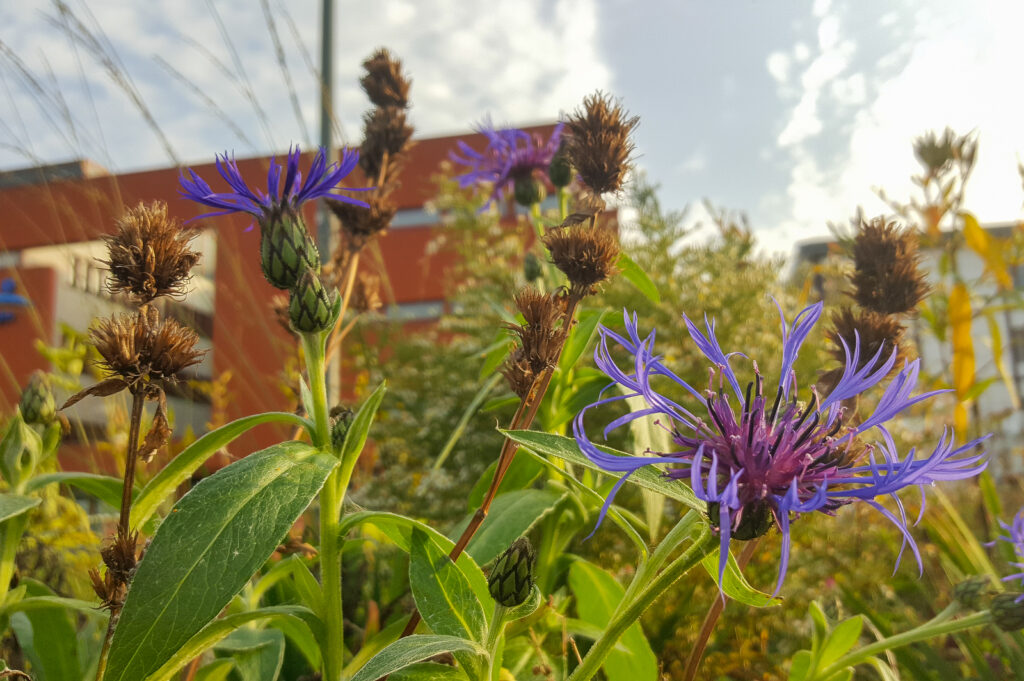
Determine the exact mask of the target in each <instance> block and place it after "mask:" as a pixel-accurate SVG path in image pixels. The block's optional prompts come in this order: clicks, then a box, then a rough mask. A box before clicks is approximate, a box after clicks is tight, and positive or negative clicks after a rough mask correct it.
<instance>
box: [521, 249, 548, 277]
mask: <svg viewBox="0 0 1024 681" xmlns="http://www.w3.org/2000/svg"><path fill="white" fill-rule="evenodd" d="M543 274H544V273H543V271H542V270H541V266H540V258H538V257H537V256H536V255H534V254H533V253H527V254H526V257H525V258H523V276H524V277H525V278H526V281H537V280H538V279H540V278H541V275H543Z"/></svg>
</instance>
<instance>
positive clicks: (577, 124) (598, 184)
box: [565, 92, 640, 196]
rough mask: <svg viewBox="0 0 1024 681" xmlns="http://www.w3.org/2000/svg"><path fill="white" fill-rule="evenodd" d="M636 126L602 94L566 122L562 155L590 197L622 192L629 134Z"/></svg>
mask: <svg viewBox="0 0 1024 681" xmlns="http://www.w3.org/2000/svg"><path fill="white" fill-rule="evenodd" d="M639 122H640V119H639V117H637V116H629V114H628V113H627V112H626V111H625V110H624V109H623V108H622V107H621V106H619V104H618V103H617V102H615V101H614V100H613V99H612V98H611V96H609V95H606V94H604V93H602V92H597V93H595V94H593V95H591V96H589V97H587V98H586V99H584V100H583V108H582V109H578V110H576V111H575V112H574V113H573V114H572V115H571V116H569V118H568V120H566V122H565V126H566V132H567V135H566V145H565V153H566V155H567V157H568V159H569V162H570V163H571V164H572V167H574V168H575V169H576V172H578V173H579V175H580V178H582V180H583V183H584V184H585V185H587V186H588V187H589V188H590V189H591V191H593V192H594V194H596V195H598V196H600V195H601V194H604V193H605V192H614V191H618V190H619V189H621V188H622V183H623V180H624V179H625V176H626V172H627V171H628V170H629V167H630V163H629V161H630V155H631V154H632V153H633V142H632V140H631V139H630V134H631V133H632V132H633V129H634V128H636V126H637V124H638V123H639Z"/></svg>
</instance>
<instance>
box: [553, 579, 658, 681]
mask: <svg viewBox="0 0 1024 681" xmlns="http://www.w3.org/2000/svg"><path fill="white" fill-rule="evenodd" d="M569 586H570V588H571V589H572V592H573V594H574V595H575V596H576V612H577V613H579V616H580V619H582V620H583V621H584V622H588V623H590V624H592V625H594V626H597V627H600V628H604V627H606V626H608V622H609V621H610V620H611V618H612V614H613V613H614V612H615V608H616V607H617V606H618V604H619V602H620V601H621V600H622V598H623V596H624V595H625V591H624V590H623V588H622V587H621V586H620V585H619V583H618V582H617V581H615V578H614V577H612V576H611V575H610V574H608V573H607V572H605V571H604V570H602V569H601V568H599V567H597V566H596V565H594V564H593V563H588V562H586V561H584V560H576V561H573V563H572V565H571V566H570V567H569ZM621 643H622V645H623V646H624V647H625V648H626V650H627V651H628V652H625V653H624V652H620V651H618V650H612V651H611V652H610V653H608V657H607V658H606V659H605V662H604V673H605V676H606V677H607V678H608V681H657V679H658V658H657V657H655V656H654V651H652V650H651V646H650V644H649V643H648V642H647V638H646V637H645V636H644V632H643V629H641V628H640V623H639V622H635V623H634V624H633V625H632V626H631V627H630V628H629V629H627V630H626V632H625V633H624V634H623V635H622V638H621Z"/></svg>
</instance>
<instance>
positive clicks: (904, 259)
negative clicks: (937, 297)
mask: <svg viewBox="0 0 1024 681" xmlns="http://www.w3.org/2000/svg"><path fill="white" fill-rule="evenodd" d="M920 260H921V256H920V254H919V253H918V250H917V237H916V236H915V234H914V233H913V232H912V231H910V230H904V229H900V228H899V227H898V226H897V225H896V223H894V222H888V223H887V222H886V221H885V220H883V219H882V218H876V219H875V220H872V221H871V222H867V223H862V224H861V228H860V230H859V231H858V233H857V237H856V238H855V240H854V244H853V265H854V272H853V274H852V275H851V276H850V281H851V282H852V283H853V286H854V292H853V298H854V300H856V301H857V303H859V304H860V306H861V307H864V308H866V309H868V310H874V311H875V312H880V313H882V314H906V313H908V312H912V311H913V310H914V308H916V307H917V304H918V303H920V302H921V301H922V300H923V299H924V298H925V296H927V295H928V288H929V287H928V282H927V281H926V280H925V277H924V274H923V273H922V272H921V271H919V269H918V264H919V263H920Z"/></svg>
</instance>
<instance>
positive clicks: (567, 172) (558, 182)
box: [548, 150, 572, 187]
mask: <svg viewBox="0 0 1024 681" xmlns="http://www.w3.org/2000/svg"><path fill="white" fill-rule="evenodd" d="M548 179H549V180H551V184H553V185H555V186H556V187H567V186H569V183H570V182H572V165H571V164H570V163H569V157H568V156H566V155H565V153H563V151H562V150H559V151H558V153H557V154H555V157H554V158H552V159H551V165H549V166H548Z"/></svg>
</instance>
